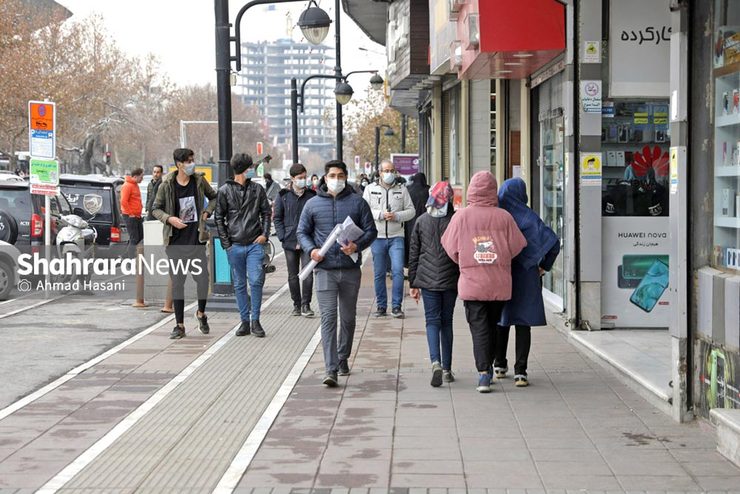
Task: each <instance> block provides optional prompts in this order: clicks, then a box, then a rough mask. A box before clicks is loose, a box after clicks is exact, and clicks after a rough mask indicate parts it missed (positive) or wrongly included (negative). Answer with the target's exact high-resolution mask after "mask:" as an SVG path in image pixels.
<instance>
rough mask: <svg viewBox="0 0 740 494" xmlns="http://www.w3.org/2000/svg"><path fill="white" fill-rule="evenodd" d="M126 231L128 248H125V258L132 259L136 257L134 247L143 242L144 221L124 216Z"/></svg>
mask: <svg viewBox="0 0 740 494" xmlns="http://www.w3.org/2000/svg"><path fill="white" fill-rule="evenodd" d="M123 218H124V220H125V222H126V230H127V231H128V246H127V247H126V256H128V257H134V256H135V255H136V246H137V245H139V244H140V243H141V241H142V240H144V221H143V220H142V219H141V218H140V217H139V218H137V217H135V216H124V217H123Z"/></svg>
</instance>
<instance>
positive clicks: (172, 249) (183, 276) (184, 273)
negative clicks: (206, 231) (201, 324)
mask: <svg viewBox="0 0 740 494" xmlns="http://www.w3.org/2000/svg"><path fill="white" fill-rule="evenodd" d="M166 252H167V257H169V258H170V278H172V304H173V305H174V308H175V321H176V322H177V324H182V323H183V321H184V320H185V282H186V281H187V279H188V274H190V276H192V277H193V280H195V284H196V294H197V295H196V296H197V298H198V311H200V312H205V311H206V302H207V300H208V280H209V278H208V259H207V258H206V246H205V245H169V246H167V248H166ZM196 260H197V261H198V262H197V264H196V263H194V262H193V261H196ZM188 262H189V263H190V264H188ZM196 265H197V266H199V267H200V270H199V272H197V271H198V269H197V268H196V267H195V266H196ZM173 266H175V267H179V268H182V267H183V266H189V269H173ZM196 272H197V274H196Z"/></svg>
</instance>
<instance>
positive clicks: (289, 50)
mask: <svg viewBox="0 0 740 494" xmlns="http://www.w3.org/2000/svg"><path fill="white" fill-rule="evenodd" d="M242 68H243V70H242V71H241V73H240V74H238V79H237V87H236V88H235V90H236V93H237V94H239V95H240V97H241V98H242V101H244V103H245V104H247V105H254V106H256V107H257V108H259V109H260V111H261V112H262V114H263V115H264V116H265V118H266V121H267V124H268V125H269V133H270V136H271V137H272V138H273V139H275V140H276V143H277V145H283V146H290V142H291V120H290V119H291V112H290V110H291V109H290V79H291V78H293V77H295V78H296V79H297V80H298V85H299V88H300V84H301V83H302V82H303V80H304V79H306V78H307V77H308V76H310V75H315V74H333V69H334V48H331V47H329V46H325V45H319V46H315V45H312V44H310V43H307V42H303V43H298V42H295V41H293V40H290V39H279V40H277V41H275V42H260V43H242ZM333 91H334V81H333V80H331V79H313V80H311V81H309V83H308V84H307V85H306V90H305V94H304V99H305V101H304V105H303V113H300V112H299V113H298V129H299V136H298V145H299V146H300V147H301V148H305V149H306V150H307V151H309V152H313V153H318V154H320V155H322V157H324V158H325V159H329V158H330V155H331V153H332V150H333V149H335V148H336V134H335V124H334V117H333V116H332V115H333V113H329V114H327V110H328V111H330V112H332V111H333V108H334V104H335V98H334V92H333Z"/></svg>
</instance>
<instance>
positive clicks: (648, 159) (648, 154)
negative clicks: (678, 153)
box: [630, 146, 669, 177]
mask: <svg viewBox="0 0 740 494" xmlns="http://www.w3.org/2000/svg"><path fill="white" fill-rule="evenodd" d="M630 166H631V167H632V171H633V172H634V173H635V176H637V177H644V176H645V175H647V173H648V170H650V168H652V169H653V170H654V171H655V176H656V177H665V176H667V175H668V172H669V157H668V152H667V151H666V152H664V151H663V150H662V149H660V146H655V147H654V148H653V149H652V150H651V149H650V146H645V147H644V148H642V153H641V152H639V151H637V152H636V153H635V154H634V156H633V158H632V164H631V165H630Z"/></svg>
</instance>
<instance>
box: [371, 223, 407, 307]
mask: <svg viewBox="0 0 740 494" xmlns="http://www.w3.org/2000/svg"><path fill="white" fill-rule="evenodd" d="M370 250H371V251H372V253H373V271H374V273H375V298H376V299H377V305H378V308H379V309H386V308H388V292H387V291H386V287H385V273H386V271H388V256H390V259H391V275H392V278H393V289H392V298H393V300H392V302H393V305H392V307H393V308H396V307H401V304H402V303H403V237H396V238H376V239H375V241H374V242H373V245H372V246H371V247H370Z"/></svg>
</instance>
